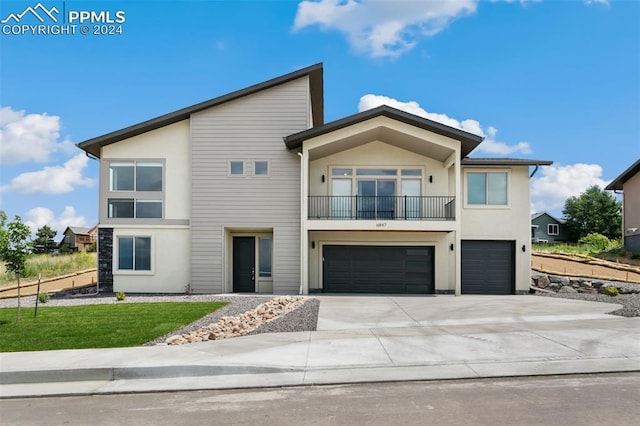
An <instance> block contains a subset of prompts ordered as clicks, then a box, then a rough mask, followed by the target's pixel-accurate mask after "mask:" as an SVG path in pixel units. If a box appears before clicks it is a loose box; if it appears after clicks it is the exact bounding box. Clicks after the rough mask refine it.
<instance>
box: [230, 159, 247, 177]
mask: <svg viewBox="0 0 640 426" xmlns="http://www.w3.org/2000/svg"><path fill="white" fill-rule="evenodd" d="M229 174H230V175H231V176H244V161H230V162H229Z"/></svg>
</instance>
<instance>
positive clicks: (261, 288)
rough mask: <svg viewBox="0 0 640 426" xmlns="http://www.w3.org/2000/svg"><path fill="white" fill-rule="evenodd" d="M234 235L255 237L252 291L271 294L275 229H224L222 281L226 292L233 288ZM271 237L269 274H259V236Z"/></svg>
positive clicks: (273, 271) (231, 290)
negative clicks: (264, 275)
mask: <svg viewBox="0 0 640 426" xmlns="http://www.w3.org/2000/svg"><path fill="white" fill-rule="evenodd" d="M235 237H252V238H255V243H254V247H255V257H254V270H255V275H254V278H255V279H254V291H255V293H260V294H262V293H264V294H272V293H273V282H274V278H273V277H274V276H275V275H274V273H275V270H274V265H275V258H276V254H275V250H276V246H275V245H276V240H275V230H274V229H273V228H250V229H242V228H236V227H234V228H226V229H225V245H224V247H225V251H224V253H225V258H226V260H225V261H224V263H225V267H224V270H225V272H224V281H225V288H226V290H225V291H226V292H230V293H232V292H233V291H234V290H233V266H234V259H233V239H234V238H235ZM265 237H268V238H271V276H270V277H263V276H260V271H259V266H260V263H259V262H260V255H261V253H260V247H259V245H260V243H259V239H260V238H265Z"/></svg>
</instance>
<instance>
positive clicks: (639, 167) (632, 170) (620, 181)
mask: <svg viewBox="0 0 640 426" xmlns="http://www.w3.org/2000/svg"><path fill="white" fill-rule="evenodd" d="M638 172H640V160H638V161H636V162H635V163H633V164H632V165H631V167H629V168H628V169H627V170H625V171H624V172H622V173H621V174H620V176H618V177H617V178H615V179H614V180H613V181H612V182H611V183H610V184H609V185H607V186H606V187H605V188H604V189H606V190H608V191H616V190H622V189H623V187H624V184H625V182H626V181H628V180H629V179H631V178H632V177H633V176H635V175H636V173H638Z"/></svg>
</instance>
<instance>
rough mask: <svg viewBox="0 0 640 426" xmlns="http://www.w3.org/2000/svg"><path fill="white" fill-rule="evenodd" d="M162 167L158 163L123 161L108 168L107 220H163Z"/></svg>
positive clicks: (159, 162)
mask: <svg viewBox="0 0 640 426" xmlns="http://www.w3.org/2000/svg"><path fill="white" fill-rule="evenodd" d="M163 187H164V186H163V165H162V162H161V161H148V160H145V161H122V162H113V163H110V164H109V191H111V192H112V193H114V192H117V193H118V194H113V195H117V197H114V198H109V199H108V200H107V217H110V218H145V219H160V218H162V194H161V193H162V191H163Z"/></svg>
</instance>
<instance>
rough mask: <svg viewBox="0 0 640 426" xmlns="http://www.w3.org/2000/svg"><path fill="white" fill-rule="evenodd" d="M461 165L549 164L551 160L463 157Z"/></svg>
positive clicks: (551, 162)
mask: <svg viewBox="0 0 640 426" xmlns="http://www.w3.org/2000/svg"><path fill="white" fill-rule="evenodd" d="M460 164H462V165H463V166H550V165H552V164H553V161H548V160H529V159H522V158H463V159H462V161H461V162H460Z"/></svg>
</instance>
